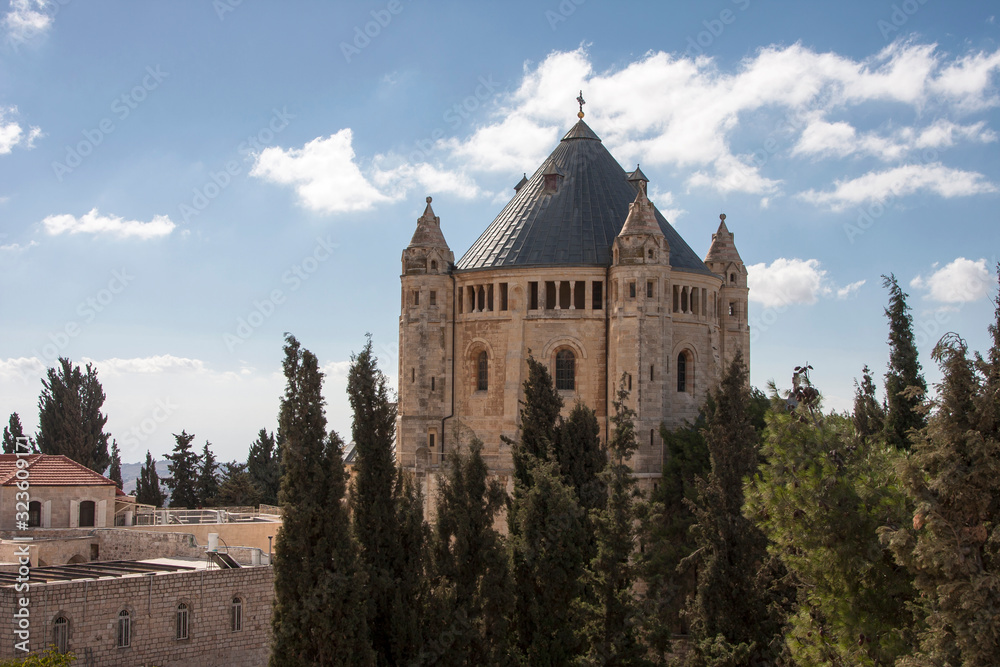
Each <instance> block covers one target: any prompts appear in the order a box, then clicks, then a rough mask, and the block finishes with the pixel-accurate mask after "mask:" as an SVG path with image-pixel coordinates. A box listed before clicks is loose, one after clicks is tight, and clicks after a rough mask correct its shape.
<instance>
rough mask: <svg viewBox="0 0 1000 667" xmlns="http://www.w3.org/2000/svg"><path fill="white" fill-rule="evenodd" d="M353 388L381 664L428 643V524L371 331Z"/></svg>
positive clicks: (374, 633) (362, 541)
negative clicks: (400, 459)
mask: <svg viewBox="0 0 1000 667" xmlns="http://www.w3.org/2000/svg"><path fill="white" fill-rule="evenodd" d="M347 394H348V398H349V399H350V403H351V408H352V410H353V412H354V418H353V423H352V429H351V431H352V434H353V437H354V444H355V448H356V452H357V458H356V460H355V464H354V471H355V477H354V486H353V489H352V492H351V504H352V507H353V510H354V517H353V518H354V523H353V525H354V534H355V536H356V537H357V540H358V544H359V545H360V548H361V562H362V564H363V566H364V569H365V572H366V574H367V576H368V580H367V585H366V593H367V598H368V624H369V628H370V630H371V637H372V646H373V648H374V650H375V654H376V660H377V663H378V664H379V665H399V664H408V663H410V662H411V661H412V660H413V659H414V658H415V657H416V656H417V655H418V654H419V653H420V651H421V650H422V646H421V644H422V629H423V628H422V623H421V611H422V610H421V605H422V604H423V603H424V600H423V596H422V588H423V586H424V585H425V579H424V576H423V575H424V573H423V552H424V550H425V548H426V545H425V543H424V540H423V537H424V524H423V520H422V519H423V518H422V512H421V507H420V499H419V497H418V496H417V494H416V491H415V490H414V489H413V487H412V484H410V483H409V481H408V480H406V479H405V478H404V477H403V474H402V471H397V469H396V464H395V461H394V458H393V443H394V434H395V425H396V408H395V405H394V404H393V403H392V402H391V401H390V399H389V390H388V387H387V382H386V378H385V375H384V374H383V373H382V371H381V370H380V369H379V368H378V365H377V363H376V359H375V355H374V353H373V352H372V340H371V336H368V340H367V342H366V344H365V346H364V348H363V349H362V350H361V352H360V353H358V354H356V355H353V356H352V357H351V368H350V371H349V373H348V376H347ZM281 432H282V433H284V430H283V429H282V431H281ZM285 437H288V436H285Z"/></svg>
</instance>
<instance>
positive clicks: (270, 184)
mask: <svg viewBox="0 0 1000 667" xmlns="http://www.w3.org/2000/svg"><path fill="white" fill-rule="evenodd" d="M997 13H1000V12H997V11H996V5H995V4H994V3H987V2H963V3H945V2H942V1H941V0H925V1H923V2H921V1H920V0H908V1H907V2H896V3H890V2H871V1H865V2H852V1H848V2H840V3H801V2H768V3H764V2H761V1H758V0H736V1H730V0H718V1H714V2H693V1H692V2H670V3H634V2H632V3H630V2H615V3H611V2H606V1H605V2H602V1H600V0H562V1H561V2H557V1H555V0H553V1H551V2H531V3H528V2H505V3H496V2H475V3H469V2H464V3H460V2H435V3H431V2H427V1H426V0H423V1H420V0H417V1H412V2H408V1H405V0H398V1H397V0H393V1H391V2H357V3H342V2H337V3H334V2H318V1H314V2H299V1H286V2H281V3H279V2H255V3H251V2H240V1H239V0H215V1H214V2H209V1H208V0H205V1H203V2H191V1H178V2H169V3H168V2H147V3H126V2H114V3H85V2H74V1H72V0H58V1H55V0H10V1H9V2H8V0H0V313H2V315H0V318H2V319H0V322H2V325H0V414H2V417H3V420H4V422H6V417H7V415H8V414H9V413H10V412H12V411H15V410H16V411H18V412H19V413H20V415H21V417H22V419H23V421H24V422H25V424H26V426H27V427H28V429H29V430H34V429H35V427H36V425H37V400H38V394H39V391H40V389H41V383H40V378H41V377H42V375H43V373H44V368H45V367H46V366H49V365H52V364H53V363H54V362H55V361H56V358H57V357H59V356H68V357H70V358H71V359H73V360H74V361H75V362H84V361H88V360H89V361H93V362H94V363H95V365H96V366H97V368H98V372H99V376H100V378H101V380H102V382H103V385H104V388H105V392H106V393H107V397H108V398H107V402H106V403H105V408H106V411H107V414H108V415H109V422H108V428H109V430H110V431H111V433H112V434H113V435H114V436H115V437H116V438H117V439H118V442H119V443H120V444H121V445H122V448H123V458H124V459H125V460H127V461H137V460H139V459H140V458H141V457H142V456H143V455H144V454H145V451H146V450H147V449H149V450H151V451H152V453H153V454H154V455H156V456H161V455H162V454H163V453H165V452H167V451H169V450H170V449H171V448H172V446H173V438H172V436H171V433H177V432H180V430H181V429H186V430H187V431H188V432H189V433H191V432H193V433H195V434H196V435H197V438H198V440H197V441H198V442H199V443H203V442H204V440H206V439H207V440H210V441H211V442H212V444H213V449H214V450H215V451H216V452H217V453H218V455H219V457H220V458H221V459H223V460H229V459H234V458H238V459H242V458H244V457H245V454H246V449H247V447H248V445H249V443H250V442H251V440H252V439H253V437H254V435H255V434H256V431H257V430H259V429H260V428H262V427H266V428H268V429H271V428H273V427H274V426H275V424H276V415H277V409H278V398H279V396H280V395H281V393H282V390H283V379H282V377H281V375H280V363H281V357H282V352H281V345H282V336H283V333H284V332H286V331H288V332H292V333H294V334H295V335H296V336H297V337H298V338H299V340H300V341H301V342H302V343H303V345H305V346H306V347H307V348H309V349H311V350H312V351H313V352H315V353H316V354H317V355H318V357H319V359H320V361H321V363H322V364H323V365H324V368H325V370H326V372H327V384H326V388H325V395H326V398H327V401H328V415H329V418H330V422H331V427H332V428H335V429H337V430H338V431H339V432H341V434H342V435H344V436H345V437H346V438H349V435H350V414H349V410H348V406H347V400H346V396H345V394H344V387H345V374H346V369H347V366H348V363H349V359H350V355H351V353H352V351H356V350H358V349H359V348H360V347H361V346H362V345H363V344H364V335H365V333H366V332H371V333H372V335H373V340H374V345H375V349H376V351H377V353H378V354H379V357H380V360H381V361H382V363H383V367H384V368H385V370H386V371H387V373H388V374H389V376H390V377H391V379H392V381H393V382H395V375H396V363H397V360H396V340H397V330H398V315H399V259H400V252H401V250H402V248H403V247H404V246H405V245H406V244H407V243H408V242H409V238H410V236H411V234H412V231H413V228H414V224H415V221H416V218H417V217H418V216H419V215H420V214H421V212H422V210H423V207H424V197H425V196H427V195H432V196H433V197H434V209H435V212H436V213H437V215H439V216H440V217H441V225H442V229H443V231H444V234H445V236H446V238H447V240H448V242H449V243H450V245H451V247H452V249H453V250H454V251H455V254H456V257H459V256H461V254H462V253H463V252H464V250H465V249H466V248H468V246H469V245H470V244H471V243H472V242H473V241H474V240H475V239H476V237H477V236H478V235H479V233H480V232H481V231H482V230H483V229H485V228H486V226H487V225H488V224H489V223H490V222H491V221H492V219H493V218H494V217H495V216H496V214H497V213H498V212H499V211H500V209H501V208H502V207H503V205H504V203H505V202H506V201H507V200H508V199H509V197H510V196H511V195H512V194H513V190H512V187H513V185H514V184H515V183H516V182H517V181H518V180H519V179H520V177H521V174H522V173H523V172H528V173H531V172H532V171H534V170H535V168H536V167H537V166H538V164H539V163H540V162H541V160H542V159H544V157H545V156H546V155H547V154H548V153H549V152H551V150H552V149H553V148H554V147H555V145H556V143H557V142H558V139H559V137H560V136H561V135H562V134H563V133H564V132H565V131H566V130H567V129H568V128H569V127H570V126H571V125H572V123H573V122H574V121H575V120H576V112H577V106H576V103H575V97H576V96H577V94H578V92H579V90H580V89H583V93H584V97H585V98H586V100H587V104H586V106H585V108H584V110H585V112H586V113H587V122H588V123H589V124H590V126H591V127H592V128H593V129H594V130H595V131H596V132H597V133H598V134H599V135H600V136H601V137H602V139H603V140H604V142H605V144H606V145H607V147H608V148H609V150H611V152H612V154H613V155H614V156H615V157H616V158H617V159H618V160H619V161H620V162H621V163H622V164H623V166H624V167H627V168H629V169H631V168H633V167H634V164H635V163H641V164H642V170H643V172H645V173H646V175H647V176H648V177H649V178H650V180H651V183H650V194H651V198H652V200H653V202H654V203H655V204H656V205H657V206H658V207H659V208H660V210H661V211H663V212H664V213H665V215H666V216H667V218H668V219H669V220H670V221H671V222H672V223H673V224H674V225H675V227H676V228H677V229H678V231H679V232H680V233H681V234H682V235H683V236H684V237H685V239H686V240H687V241H688V243H689V244H690V245H691V246H692V247H693V248H694V249H695V251H696V252H698V253H699V254H701V255H704V253H705V252H706V250H707V249H708V245H709V243H710V241H711V233H712V232H713V231H715V228H716V226H717V224H718V216H719V214H720V213H726V215H727V224H728V225H729V227H730V229H731V230H732V231H733V232H735V234H736V242H737V246H738V248H739V250H740V252H741V254H742V256H743V259H744V261H745V262H746V263H747V265H748V266H749V267H750V281H751V313H750V320H751V325H752V327H753V334H752V336H753V339H752V340H753V342H752V355H751V373H752V381H753V383H754V384H756V385H758V386H762V387H763V386H764V385H765V384H766V383H767V381H768V380H769V379H775V380H776V381H777V382H778V384H779V386H780V385H787V384H788V382H789V376H790V373H791V369H792V368H793V367H794V366H796V365H799V364H801V363H804V362H807V361H808V362H809V363H811V364H812V365H813V366H814V367H815V372H814V380H815V381H816V383H817V384H818V386H819V387H820V388H821V390H823V391H824V393H825V394H826V396H827V404H828V405H829V406H831V407H834V408H839V409H843V408H847V407H848V406H849V405H850V402H851V397H852V392H853V386H852V382H853V379H854V378H855V377H857V376H858V375H860V370H861V367H862V365H863V364H866V363H867V364H869V365H870V366H871V367H872V368H873V369H874V371H875V373H876V381H877V383H878V384H879V385H880V386H881V384H882V382H881V374H882V373H884V370H885V363H886V359H887V348H886V345H885V340H886V335H887V330H886V322H885V317H884V315H883V307H884V305H885V299H886V293H885V290H884V289H883V288H882V287H881V284H880V278H879V276H880V275H881V274H884V273H890V272H892V273H894V274H895V275H896V276H897V277H898V278H899V280H900V283H901V284H902V285H903V286H904V289H905V290H906V291H907V292H908V293H909V294H910V304H911V305H912V307H913V313H914V319H915V325H916V329H917V339H918V342H919V344H920V350H921V355H922V361H923V363H924V367H925V371H926V373H927V376H928V379H930V380H931V381H933V380H935V379H936V378H937V377H939V375H938V373H937V371H936V369H934V367H933V364H932V362H931V360H930V350H931V348H932V346H933V343H934V341H936V340H937V338H938V337H939V336H940V335H941V334H942V333H944V332H945V331H950V330H954V331H957V332H959V333H960V334H962V335H963V336H964V337H966V339H967V340H968V342H969V344H970V347H971V348H973V349H983V348H985V347H986V345H987V341H986V326H987V324H988V323H989V321H990V317H991V313H992V304H991V303H990V299H991V297H993V296H994V295H995V293H996V275H995V266H996V262H997V261H998V252H1000V233H998V231H997V217H998V216H997V213H996V209H997V204H998V199H1000V195H998V193H1000V160H998V159H997V156H998V146H1000V142H998V132H1000V112H998V107H1000V88H998V83H1000V25H998V21H997V18H996V14H997Z"/></svg>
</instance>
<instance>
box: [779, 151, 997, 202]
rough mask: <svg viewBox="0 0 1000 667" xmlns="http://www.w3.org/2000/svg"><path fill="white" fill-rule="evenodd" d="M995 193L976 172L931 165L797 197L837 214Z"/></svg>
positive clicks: (865, 177) (873, 174)
mask: <svg viewBox="0 0 1000 667" xmlns="http://www.w3.org/2000/svg"><path fill="white" fill-rule="evenodd" d="M996 191H997V186H996V185H994V184H993V183H990V182H989V181H988V180H986V177H985V176H983V175H982V174H980V173H978V172H974V171H964V170H961V169H953V168H951V167H946V166H944V165H943V164H941V163H940V162H932V163H930V164H910V165H904V166H901V167H895V168H892V169H887V170H885V171H872V172H869V173H867V174H865V175H863V176H859V177H858V178H854V179H851V180H846V181H836V182H835V183H834V189H833V190H832V191H828V192H821V191H817V190H807V191H806V192H802V193H800V194H799V195H798V197H799V198H800V199H804V200H806V201H809V202H812V203H813V204H816V205H821V206H829V207H830V208H831V209H833V210H835V211H839V210H842V209H844V208H846V207H848V206H852V205H856V204H862V203H866V202H875V201H885V200H887V199H895V198H897V197H905V196H907V195H912V194H914V193H917V192H931V193H934V194H937V195H940V196H941V197H945V198H951V197H963V196H968V195H974V194H982V193H986V192H996Z"/></svg>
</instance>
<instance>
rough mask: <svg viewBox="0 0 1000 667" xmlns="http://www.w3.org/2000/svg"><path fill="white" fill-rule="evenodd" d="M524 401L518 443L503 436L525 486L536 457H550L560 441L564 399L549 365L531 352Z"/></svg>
mask: <svg viewBox="0 0 1000 667" xmlns="http://www.w3.org/2000/svg"><path fill="white" fill-rule="evenodd" d="M520 404H521V429H520V432H519V434H518V440H517V441H516V442H515V441H513V440H510V439H509V438H506V437H503V436H501V439H502V440H503V441H504V442H506V443H507V444H508V445H510V448H511V457H512V458H513V460H514V479H515V480H518V481H520V483H521V487H522V488H523V487H527V486H529V485H530V484H531V479H532V475H531V473H530V470H529V468H530V467H531V465H532V463H533V462H534V461H535V460H546V459H549V452H550V450H552V448H553V446H554V443H555V441H556V438H557V435H558V432H557V420H558V419H559V411H560V410H562V406H563V400H562V398H561V397H560V396H559V393H558V392H557V391H556V390H555V387H554V386H553V384H552V375H551V374H550V373H549V369H548V368H546V367H545V364H543V363H541V362H540V361H538V360H537V359H535V358H534V357H533V356H531V355H530V353H529V355H528V379H527V380H525V381H524V398H523V399H522V400H521V401H520Z"/></svg>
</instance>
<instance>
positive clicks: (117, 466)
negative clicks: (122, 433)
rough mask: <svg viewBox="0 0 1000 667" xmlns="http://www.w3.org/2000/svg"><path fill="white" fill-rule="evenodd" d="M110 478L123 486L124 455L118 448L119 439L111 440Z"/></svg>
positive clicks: (119, 486)
mask: <svg viewBox="0 0 1000 667" xmlns="http://www.w3.org/2000/svg"><path fill="white" fill-rule="evenodd" d="M108 479H110V480H111V481H112V482H114V483H115V485H117V486H118V488H119V489H120V488H122V486H123V485H122V455H121V452H120V451H119V450H118V441H117V440H112V441H111V466H110V467H109V469H108Z"/></svg>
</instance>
